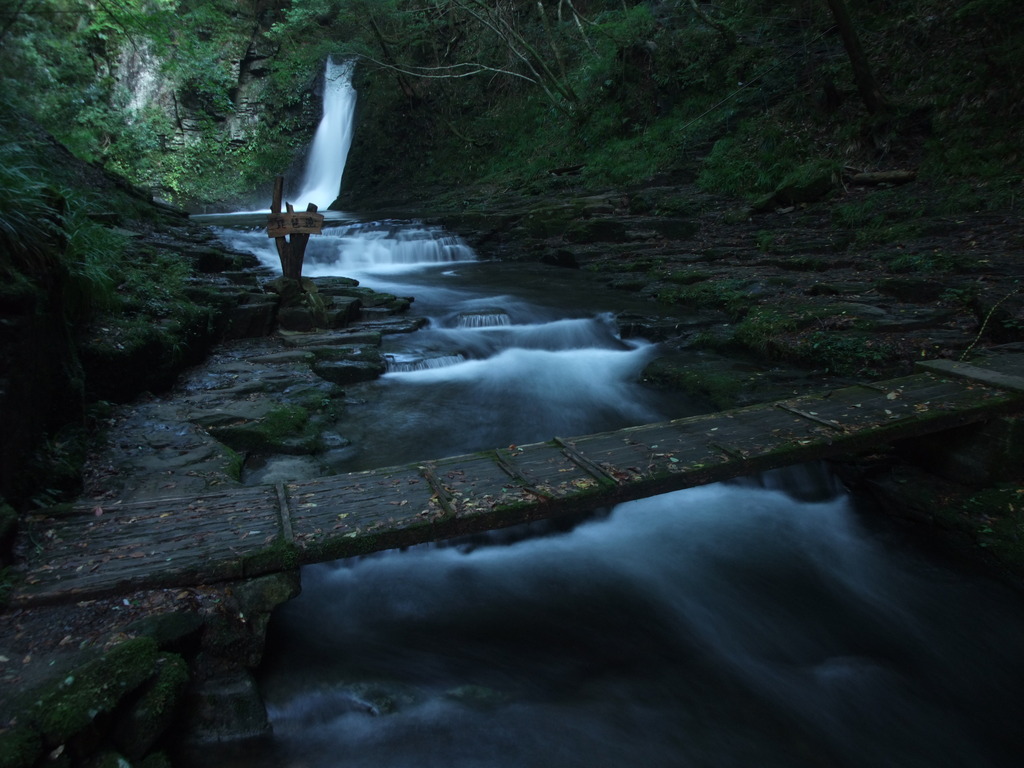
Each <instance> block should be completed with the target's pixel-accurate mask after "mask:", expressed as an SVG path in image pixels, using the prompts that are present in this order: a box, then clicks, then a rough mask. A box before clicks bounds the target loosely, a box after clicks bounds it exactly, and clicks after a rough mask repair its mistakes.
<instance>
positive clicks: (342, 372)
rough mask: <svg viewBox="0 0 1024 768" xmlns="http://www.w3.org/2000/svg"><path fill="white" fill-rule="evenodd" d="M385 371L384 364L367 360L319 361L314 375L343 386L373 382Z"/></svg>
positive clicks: (314, 366) (314, 368)
mask: <svg viewBox="0 0 1024 768" xmlns="http://www.w3.org/2000/svg"><path fill="white" fill-rule="evenodd" d="M384 371H385V366H384V364H383V363H377V362H371V361H365V360H319V361H317V362H316V363H314V364H313V373H315V374H316V375H317V376H320V377H321V378H323V379H326V380H327V381H330V382H331V383H333V384H340V385H342V386H344V385H347V384H357V383H359V382H361V381H373V380H374V379H376V378H379V377H380V376H382V375H384Z"/></svg>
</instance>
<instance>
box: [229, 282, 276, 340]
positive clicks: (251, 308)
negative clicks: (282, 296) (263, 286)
mask: <svg viewBox="0 0 1024 768" xmlns="http://www.w3.org/2000/svg"><path fill="white" fill-rule="evenodd" d="M250 296H251V297H252V298H249V299H247V300H246V301H245V302H244V303H242V304H239V305H238V306H235V307H232V308H230V309H228V310H226V311H225V313H224V315H225V317H224V321H223V324H224V330H223V331H222V333H221V338H222V339H223V340H224V341H230V340H232V339H252V338H259V337H261V336H268V335H269V334H270V332H271V331H272V330H273V329H274V319H275V316H276V313H277V297H276V296H266V295H263V294H256V295H253V294H250Z"/></svg>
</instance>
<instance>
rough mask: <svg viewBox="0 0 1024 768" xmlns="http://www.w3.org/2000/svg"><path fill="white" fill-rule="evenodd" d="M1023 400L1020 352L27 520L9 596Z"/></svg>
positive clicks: (240, 555) (485, 512)
mask: <svg viewBox="0 0 1024 768" xmlns="http://www.w3.org/2000/svg"><path fill="white" fill-rule="evenodd" d="M1021 410H1024V354H1018V355H1007V356H1003V357H1000V358H996V359H993V360H991V361H988V362H986V363H985V367H984V368H982V367H978V366H975V365H965V364H961V363H953V362H950V361H931V362H927V363H922V364H921V367H920V370H919V372H918V373H915V374H914V375H911V376H907V377H903V378H898V379H891V380H888V381H884V382H876V383H870V384H860V385H856V386H851V387H846V388H842V389H835V390H832V391H829V392H824V393H820V394H813V395H807V396H801V397H795V398H793V399H790V400H785V401H781V402H776V403H771V404H765V405H758V406H752V407H747V408H741V409H737V410H732V411H726V412H721V413H712V414H707V415H702V416H694V417H689V418H683V419H677V420H674V421H669V422H663V423H658V424H648V425H644V426H638V427H631V428H628V429H620V430H617V431H611V432H602V433H599V434H594V435H585V436H582V437H573V438H568V439H563V438H554V439H552V440H550V441H548V442H544V443H535V444H532V445H524V446H519V447H516V448H514V449H512V448H510V449H499V450H493V451H486V452H481V453H475V454H470V455H465V456H454V457H451V458H446V459H441V460H437V461H426V462H419V463H415V464H407V465H404V466H396V467H386V468H382V469H376V470H371V471H365V472H356V473H351V474H346V475H338V476H334V477H326V478H322V479H318V480H314V481H309V482H298V483H288V484H283V485H280V484H279V485H277V486H262V487H239V488H230V489H225V490H223V491H220V492H215V493H209V494H206V495H203V496H200V497H193V498H176V499H156V500H151V501H144V502H132V503H124V504H112V505H103V506H102V507H100V506H97V505H95V504H92V505H82V506H78V507H75V508H74V509H73V510H72V511H71V512H70V513H68V514H66V515H62V516H59V517H43V516H39V517H36V518H32V519H30V520H29V521H28V524H27V525H26V526H25V529H26V530H25V532H24V533H23V534H22V535H23V536H26V537H27V541H26V542H25V543H26V544H31V545H32V548H33V550H34V552H33V554H32V556H31V558H30V559H29V561H28V562H27V563H26V565H25V569H24V574H23V575H24V581H23V584H21V585H20V587H19V588H18V589H16V590H15V593H14V595H13V596H12V602H13V603H14V604H15V605H29V604H34V603H44V602H60V601H75V600H82V599H86V598H90V597H98V596H102V595H110V594H119V593H127V592H131V591H134V590H138V589H144V588H162V587H181V586H190V585H198V584H203V583H210V582H214V581H222V580H229V579H239V578H245V577H251V576H255V575H259V574H265V573H271V572H275V571H281V570H286V569H290V568H294V567H296V566H299V565H304V564H309V563H316V562H323V561H327V560H332V559H335V558H339V557H348V556H353V555H362V554H366V553H370V552H374V551H378V550H383V549H390V548H393V547H401V546H408V545H412V544H418V543H422V542H428V541H436V540H439V539H445V538H450V537H453V536H459V535H463V534H469V533H477V532H481V531H485V530H490V529H494V528H499V527H503V526H507V525H512V524H516V523H521V522H526V521H531V520H538V519H542V518H547V517H553V516H556V515H559V514H563V513H566V512H571V511H579V510H587V509H593V508H596V507H600V506H604V505H608V504H613V503H617V502H620V501H626V500H631V499H638V498H644V497H646V496H651V495H654V494H658V493H663V492H667V491H672V490H678V489H681V488H688V487H692V486H696V485H703V484H706V483H711V482H717V481H721V480H725V479H728V478H733V477H738V476H742V475H748V474H751V473H755V472H759V471H763V470H767V469H773V468H777V467H781V466H786V465H791V464H797V463H801V462H804V461H810V460H815V459H821V458H828V457H830V456H836V455H839V454H845V453H850V452H855V451H861V450H866V449H870V448H873V447H878V446H882V445H884V444H886V443H888V442H890V441H893V440H897V439H900V438H907V437H915V436H920V435H926V434H930V433H935V432H941V431H943V430H946V429H950V428H952V427H955V426H959V425H962V424H968V423H972V422H977V421H982V420H985V419H987V418H990V417H992V416H994V415H997V414H1001V413H1012V412H1016V411H1021Z"/></svg>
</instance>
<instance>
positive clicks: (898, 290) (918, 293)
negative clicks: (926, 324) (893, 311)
mask: <svg viewBox="0 0 1024 768" xmlns="http://www.w3.org/2000/svg"><path fill="white" fill-rule="evenodd" d="M875 290H877V291H878V292H879V293H881V294H882V295H883V296H892V297H893V298H896V299H899V300H900V301H906V302H910V303H912V304H930V303H931V302H933V301H935V300H936V299H938V298H939V297H940V296H941V295H942V294H943V293H944V292H945V291H946V286H945V284H943V283H939V282H935V281H933V280H921V279H918V278H914V277H887V278H883V279H881V280H877V281H875Z"/></svg>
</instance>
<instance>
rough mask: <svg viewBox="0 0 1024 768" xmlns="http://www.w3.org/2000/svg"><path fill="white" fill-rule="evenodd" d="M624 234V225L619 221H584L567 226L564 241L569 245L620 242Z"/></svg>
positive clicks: (625, 231)
mask: <svg viewBox="0 0 1024 768" xmlns="http://www.w3.org/2000/svg"><path fill="white" fill-rule="evenodd" d="M626 233H627V230H626V225H625V223H623V222H622V221H621V220H619V219H610V218H600V219H584V220H582V221H575V222H573V223H572V224H571V225H569V227H568V228H567V229H566V230H565V239H566V240H568V241H569V242H571V243H601V242H621V241H622V240H625V239H626Z"/></svg>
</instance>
